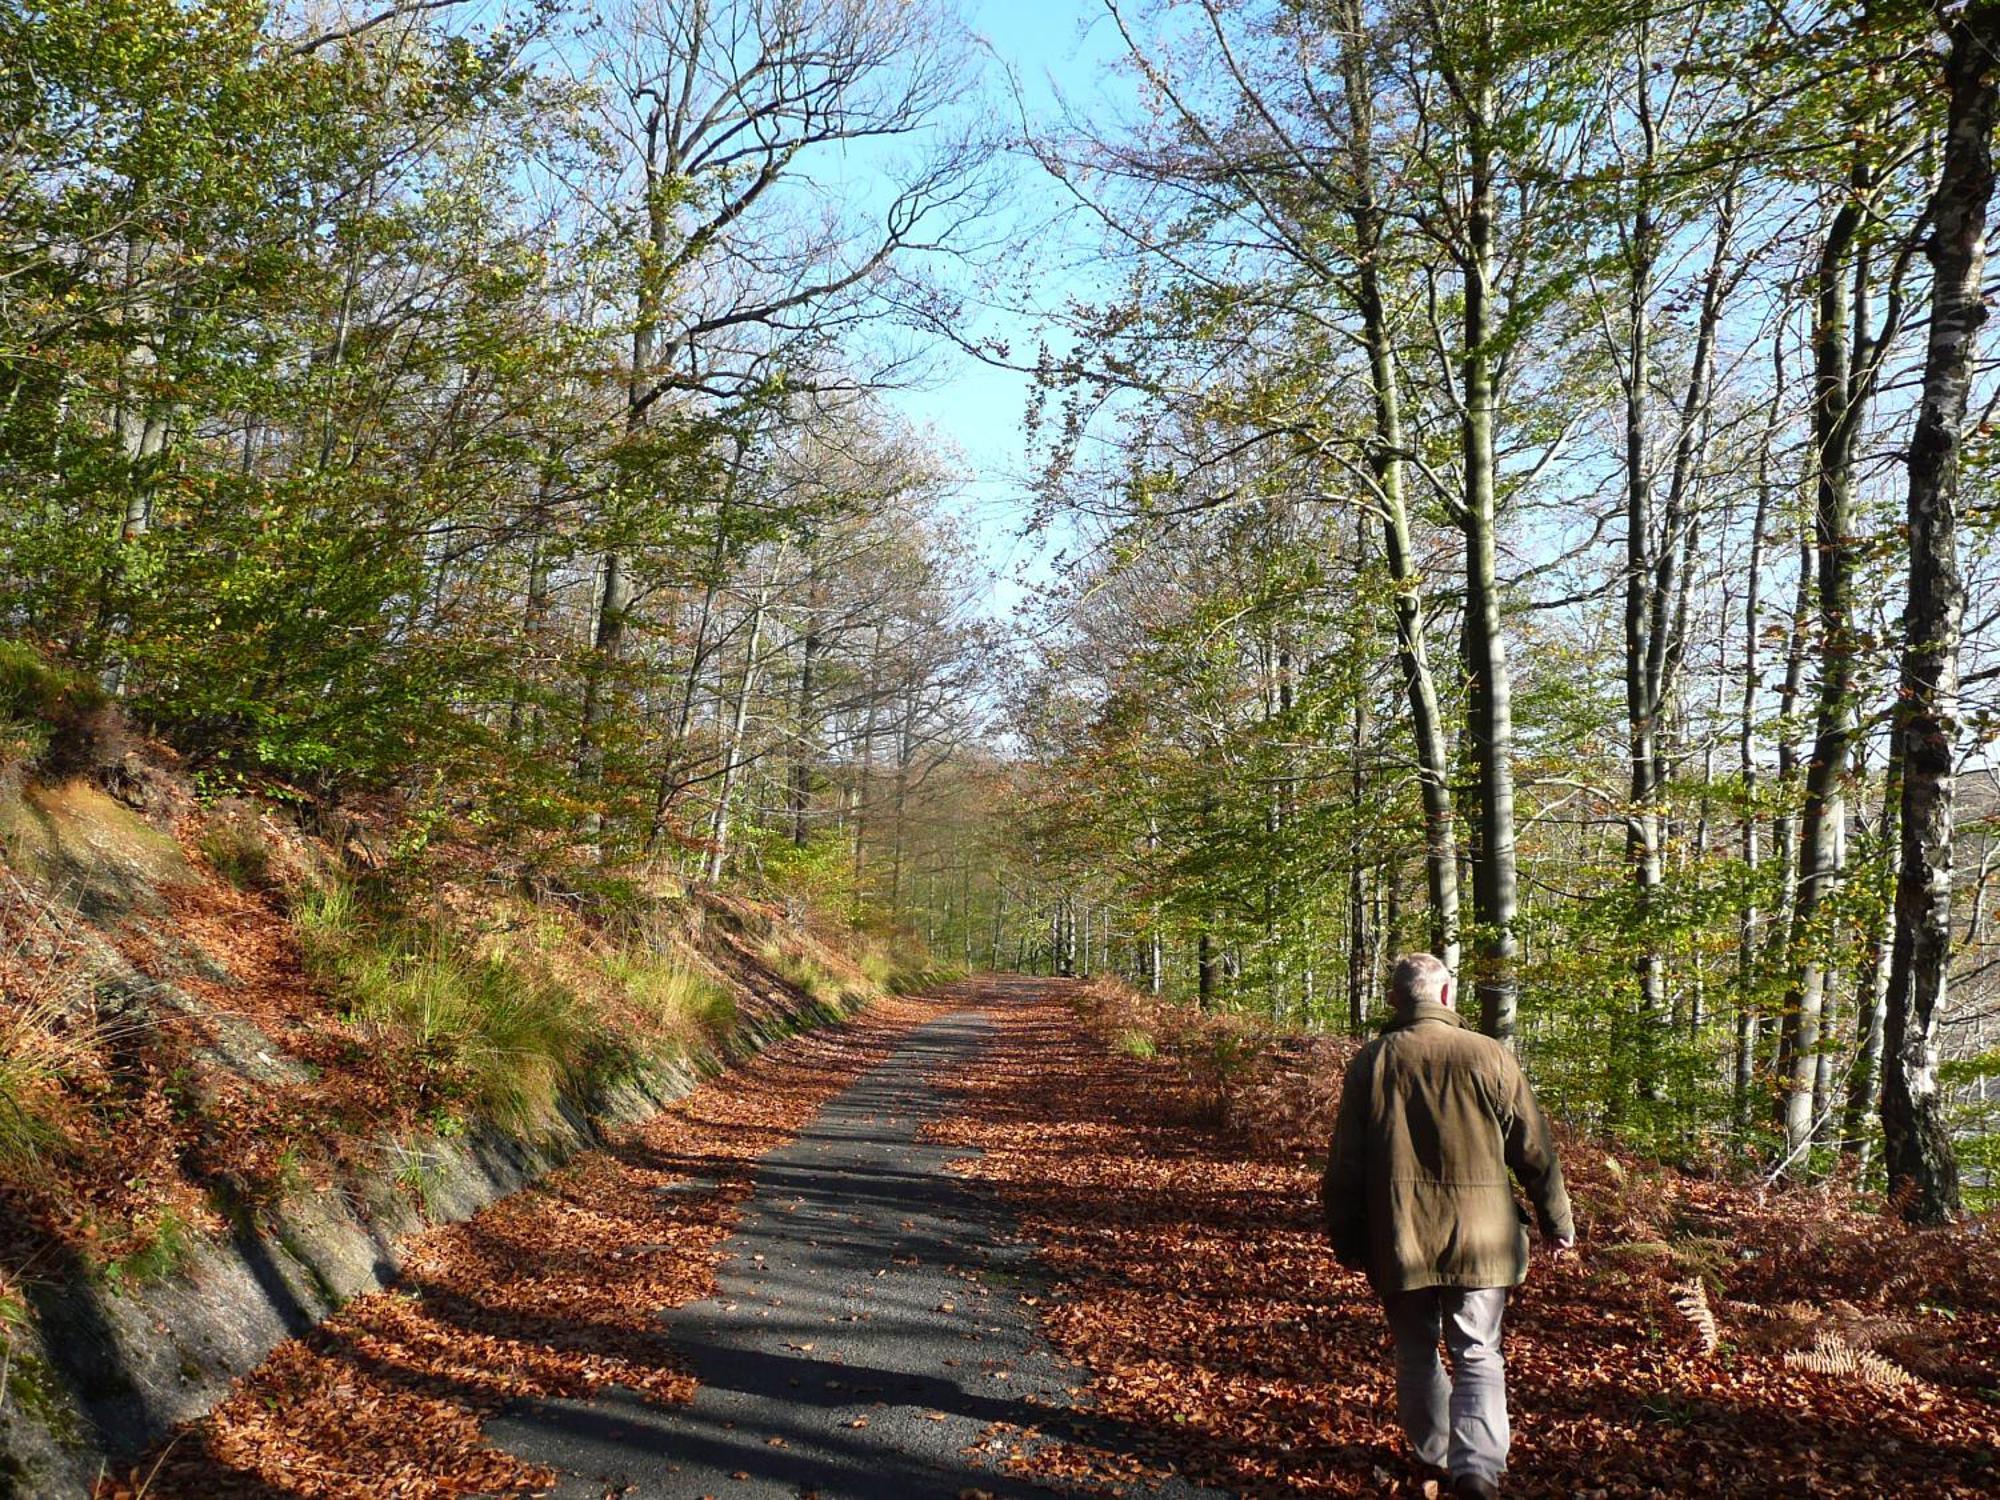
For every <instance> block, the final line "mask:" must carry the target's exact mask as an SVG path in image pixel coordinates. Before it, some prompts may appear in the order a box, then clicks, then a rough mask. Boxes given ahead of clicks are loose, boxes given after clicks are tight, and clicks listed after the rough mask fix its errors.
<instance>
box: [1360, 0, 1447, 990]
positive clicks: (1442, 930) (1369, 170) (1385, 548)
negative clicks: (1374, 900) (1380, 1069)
mask: <svg viewBox="0 0 2000 1500" xmlns="http://www.w3.org/2000/svg"><path fill="white" fill-rule="evenodd" d="M1341 66H1342V72H1343V85H1344V89H1345V95H1346V102H1347V110H1348V123H1349V127H1350V130H1349V140H1350V146H1349V151H1350V155H1351V157H1352V168H1353V173H1354V183H1353V192H1354V196H1353V201H1352V204H1351V206H1350V208H1349V213H1348V218H1349V222H1350V224H1351V225H1352V228H1353V230H1354V237H1355V263H1356V275H1355V287H1356V303H1357V306H1358V310H1359V312H1360V315H1361V329H1362V340H1363V342H1364V343H1365V344H1366V345H1367V348H1368V368H1369V379H1370V383H1371V385H1372V386H1373V395H1374V398H1375V399H1374V407H1375V441H1374V442H1373V443H1372V444H1371V445H1370V449H1369V466H1370V469H1371V471H1372V473H1373V474H1374V476H1375V483H1376V486H1377V489H1378V490H1379V497H1378V498H1379V499H1380V501H1381V505H1382V552H1383V557H1384V560H1385V561H1386V562H1387V564H1388V568H1389V577H1390V580H1391V581H1392V582H1393V583H1394V584H1395V588H1396V605H1395V610H1396V657H1397V663H1398V666H1399V667H1400V668H1401V671H1402V676H1403V690H1404V694H1405V696H1406V697H1407V698H1408V700H1409V705H1410V736H1411V740H1412V742H1413V744H1414V746H1415V752H1416V761H1417V784H1418V791H1419V795H1420V796H1421V798H1422V800H1423V809H1424V879H1425V883H1426V885H1427V886H1428V888H1429V893H1430V946H1431V951H1432V952H1433V953H1435V954H1436V955H1437V956H1438V957H1439V958H1440V959H1442V960H1444V962H1445V964H1446V966H1447V967H1449V968H1451V969H1454V970H1456V969H1457V967H1458V962H1459V886H1458V835H1457V829H1456V825H1455V824H1454V822H1453V820H1452V805H1451V802H1452V799H1451V761H1450V751H1449V749H1448V747H1447V744H1446V738H1445V732H1444V718H1443V715H1442V713H1441V712H1440V711H1439V708H1438V695H1437V684H1436V682H1435V681H1434V679H1433V677H1432V674H1431V664H1430V654H1429V650H1428V647H1427V645H1426V641H1425V630H1424V596H1423V575H1422V573H1421V571H1420V570H1419V569H1418V567H1417V562H1416V556H1415V550H1414V548H1413V547H1412V545H1411V538H1410V519H1409V512H1408V508H1407V506H1406V504H1405V499H1404V463H1403V454H1404V452H1405V450H1406V445H1407V439H1406V438H1405V436H1404V432H1403V408H1402V389H1401V381H1400V377H1399V375H1398V374H1397V370H1396V352H1395V342H1394V333H1393V330H1392V329H1391V327H1390V323H1389V316H1388V310H1387V306H1386V304H1385V302H1384V300H1383V295H1382V276H1381V250H1382V232H1383V218H1384V215H1383V211H1382V208H1381V205H1380V204H1379V203H1378V202H1377V200H1376V181H1375V178H1376V168H1375V156H1374V130H1375V100H1374V84H1373V79H1372V77H1371V75H1370V72H1369V68H1368V59H1367V51H1366V43H1365V37H1364V33H1363V26H1362V13H1361V8H1360V6H1359V5H1358V4H1355V3H1352V0H1350V3H1349V5H1348V8H1347V10H1346V20H1345V24H1344V26H1343V40H1342V45H1341Z"/></svg>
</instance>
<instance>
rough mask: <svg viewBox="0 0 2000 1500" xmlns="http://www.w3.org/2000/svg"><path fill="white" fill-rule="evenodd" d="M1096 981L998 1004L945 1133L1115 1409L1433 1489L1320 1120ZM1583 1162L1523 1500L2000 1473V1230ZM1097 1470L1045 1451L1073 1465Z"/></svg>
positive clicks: (1233, 1446) (1293, 1464)
mask: <svg viewBox="0 0 2000 1500" xmlns="http://www.w3.org/2000/svg"><path fill="white" fill-rule="evenodd" d="M1103 998H1104V997H1102V996H1100V997H1099V1003H1097V1004H1093V1003H1092V1002H1091V1000H1090V999H1089V998H1088V997H1079V996H1077V995H1074V994H1073V995H1071V996H1070V997H1067V998H1064V997H1051V998H1048V999H1045V1000H1043V1001H1041V1002H1040V1003H1038V1004H1036V1005H1035V1006H1033V1007H1032V1008H1024V1009H1020V1010H1014V1011H1005V1012H1002V1013H1001V1015H1000V1017H999V1019H1000V1029H999V1032H998V1034H997V1036H996V1039H995V1041H994V1043H993V1045H992V1047H991V1050H990V1051H989V1052H988V1054H987V1055H986V1056H985V1057H984V1058H983V1059H982V1061H981V1063H980V1065H979V1066H978V1067H976V1068H971V1069H965V1070H962V1071H961V1072H960V1073H959V1074H958V1075H956V1076H954V1077H953V1078H951V1079H947V1080H941V1083H942V1085H943V1086H944V1087H946V1088H948V1089H950V1090H951V1091H952V1092H953V1094H954V1095H955V1096H956V1100H957V1106H956V1110H955V1112H954V1113H953V1115H952V1116H951V1117H950V1118H948V1119H947V1120H945V1121H943V1122H941V1123H940V1124H939V1125H938V1126H937V1127H935V1129H936V1131H937V1134H938V1135H939V1136H940V1137H941V1138H943V1139H946V1140H949V1141H952V1142H954V1143H958V1144H963V1145H967V1146H973V1147H977V1148H978V1149H979V1150H980V1151H981V1153H982V1154H981V1155H980V1156H979V1157H978V1158H977V1159H974V1160H970V1161H968V1162H966V1163H965V1164H964V1170H965V1171H966V1172H968V1173H969V1174H970V1175H972V1176H974V1177H976V1178H978V1179H981V1180H984V1181H988V1182H991V1183H993V1184H994V1185H995V1186H996V1187H997V1188H998V1189H999V1190H1000V1191H1001V1192H1002V1193H1003V1194H1004V1195H1005V1196H1006V1197H1007V1199H1008V1200H1009V1202H1010V1203H1011V1204H1012V1205H1013V1206H1014V1207H1015V1209H1016V1210H1017V1212H1019V1213H1020V1215H1021V1216H1022V1221H1023V1226H1024V1229H1025V1231H1026V1232H1027V1234H1028V1235H1029V1236H1030V1238H1032V1239H1033V1240H1034V1241H1035V1242H1036V1244H1037V1246H1038V1248H1039V1249H1040V1252H1041V1254H1042V1256H1043V1259H1044V1261H1045V1262H1046V1264H1047V1265H1048V1266H1049V1267H1050V1269H1051V1271H1052V1272H1053V1274H1054V1276H1055V1278H1056V1282H1057V1285H1056V1289H1055V1291H1054V1293H1053V1295H1052V1297H1051V1299H1050V1302H1049V1305H1048V1306H1046V1307H1044V1308H1043V1309H1042V1313H1043V1316H1044V1319H1045V1326H1046V1328H1047V1331H1048V1333H1049V1336H1050V1337H1051V1339H1052V1340H1053V1341H1054V1343H1055V1344H1056V1345H1057V1347H1058V1348H1059V1349H1060V1350H1061V1351H1062V1352H1063V1353H1064V1354H1065V1355H1067V1356H1069V1357H1070V1358H1073V1359H1076V1360H1078V1361H1080V1362H1082V1363H1084V1364H1086V1365H1088V1366H1090V1367H1091V1368H1092V1369H1094V1370H1095V1371H1096V1372H1097V1377H1096V1379H1095V1380H1094V1381H1093V1383H1092V1386H1091V1392H1090V1394H1091V1398H1092V1399H1093V1401H1094V1402H1095V1404H1096V1405H1097V1407H1098V1408H1099V1409H1100V1411H1101V1412H1102V1413H1103V1414H1104V1415H1105V1416H1106V1417H1107V1418H1108V1419H1109V1420H1111V1421H1113V1422H1115V1423H1119V1424H1124V1425H1128V1426H1130V1427H1133V1428H1136V1429H1139V1430H1140V1431H1143V1432H1146V1433H1148V1434H1151V1435H1155V1436H1163V1437H1165V1438H1167V1439H1168V1440H1170V1441H1171V1442H1172V1443H1173V1445H1174V1447H1175V1449H1176V1450H1177V1453H1178V1462H1179V1465H1180V1467H1181V1468H1182V1469H1183V1470H1184V1471H1185V1472H1186V1473H1187V1474H1188V1475H1189V1476H1190V1477H1192V1478H1196V1479H1198V1480H1200V1481H1202V1482H1204V1483H1209V1484H1214V1485H1216V1486H1219V1487H1222V1488H1226V1489H1229V1490H1231V1491H1233V1492H1237V1493H1242V1494H1248V1495H1264V1494H1289V1493H1312V1494H1327V1495H1357V1496H1359V1495H1382V1494H1397V1493H1403V1494H1416V1493H1420V1492H1421V1489H1422V1485H1423V1481H1424V1478H1425V1476H1423V1475H1422V1474H1420V1473H1419V1472H1418V1471H1417V1470H1416V1469H1415V1468H1414V1467H1413V1466H1412V1464H1411V1463H1410V1461H1409V1460H1408V1459H1407V1457H1406V1455H1405V1448H1404V1444H1403V1442H1402V1439H1401V1436H1400V1433H1399V1431H1398V1429H1397V1426H1396V1423H1395V1410H1394V1408H1395V1394H1394V1378H1393V1372H1392V1368H1391V1364H1390V1358H1389V1350H1388V1346H1387V1339H1386V1334H1385V1332H1384V1330H1383V1326H1382V1320H1381V1315H1380V1313H1379V1311H1378V1310H1377V1307H1376V1305H1375V1302H1374V1300H1373V1297H1372V1295H1371V1293H1370V1292H1369V1290H1368V1288H1367V1286H1366V1285H1365V1283H1364V1282H1363V1280H1362V1279H1361V1278H1360V1277H1359V1276H1357V1275H1355V1274H1353V1273H1351V1272H1348V1271H1346V1270H1344V1269H1342V1268H1341V1267H1340V1266H1339V1265H1338V1264H1337V1263H1336V1262H1335V1261H1334V1259H1333V1257H1332V1254H1331V1252H1330V1250H1329V1249H1328V1247H1327V1246H1326V1244H1325V1241H1324V1236H1323V1235H1322V1233H1321V1231H1320V1226H1319V1223H1318V1211H1317V1196H1316V1192H1317V1178H1316V1174H1315V1173H1314V1171H1313V1169H1312V1165H1311V1163H1310V1161H1309V1160H1308V1159H1307V1157H1306V1156H1305V1154H1304V1151H1303V1149H1301V1148H1302V1147H1303V1146H1304V1145H1305V1144H1306V1142H1307V1141H1308V1139H1309V1137H1310V1132H1311V1131H1312V1130H1313V1129H1315V1128H1317V1127H1316V1124H1315V1122H1316V1120H1317V1119H1318V1118H1319V1117H1320V1114H1321V1111H1320V1110H1319V1109H1318V1108H1317V1107H1316V1105H1315V1102H1314V1101H1312V1100H1307V1101H1305V1102H1303V1103H1302V1102H1301V1101H1300V1100H1299V1099H1298V1098H1297V1097H1294V1099H1293V1101H1292V1103H1291V1105H1289V1106H1287V1108H1288V1109H1289V1115H1288V1116H1284V1117H1278V1118H1274V1117H1272V1115H1271V1113H1270V1108H1267V1109H1266V1111H1265V1116H1266V1118H1265V1123H1264V1125H1263V1127H1262V1128H1261V1129H1259V1130H1257V1131H1254V1132H1253V1131H1251V1130H1250V1129H1249V1123H1250V1122H1249V1120H1248V1118H1247V1113H1248V1106H1249V1105H1250V1104H1251V1103H1252V1102H1253V1101H1249V1100H1247V1099H1246V1097H1245V1096H1244V1095H1243V1094H1240V1093H1239V1094H1232V1095H1229V1096H1226V1097H1223V1096H1219V1095H1218V1091H1217V1090H1215V1089H1214V1088H1213V1087H1211V1086H1209V1085H1208V1084H1205V1083H1204V1082H1203V1081H1202V1078H1201V1075H1200V1074H1199V1073H1197V1072H1194V1071H1191V1070H1189V1069H1186V1068H1183V1067H1180V1066H1177V1065H1176V1064H1175V1063H1174V1062H1173V1061H1170V1060H1166V1059H1164V1058H1154V1057H1150V1056H1146V1055H1132V1054H1144V1053H1146V1052H1147V1051H1149V1050H1150V1049H1149V1048H1146V1047H1138V1046H1131V1045H1120V1046H1119V1047H1118V1049H1117V1050H1113V1048H1112V1047H1109V1046H1107V1045H1106V1043H1107V1041H1121V1042H1124V1041H1126V1040H1127V1039H1128V1038H1129V1031H1128V1030H1127V1028H1128V1026H1129V1019H1130V1018H1129V1017H1128V1016H1123V1015H1121V1014H1120V1013H1119V1011H1118V1009H1117V1007H1116V1006H1115V1005H1106V1004H1104V1003H1102V1001H1103ZM1182 1055H1183V1056H1185V1055H1186V1053H1185V1052H1183V1054H1182ZM1249 1076H1250V1077H1251V1078H1252V1079H1253V1080H1256V1081H1254V1082H1253V1083H1252V1087H1253V1088H1258V1087H1261V1088H1265V1089H1269V1090H1275V1091H1277V1092H1284V1090H1283V1089H1282V1087H1281V1086H1280V1084H1279V1083H1277V1082H1274V1080H1273V1075H1272V1073H1271V1072H1270V1071H1269V1070H1263V1071H1262V1072H1261V1073H1260V1071H1259V1070H1256V1069H1251V1070H1249ZM1315 1076H1317V1075H1315ZM1300 1077H1301V1078H1304V1077H1305V1075H1304V1074H1301V1075H1300ZM1336 1079H1337V1074H1336ZM1301 1086H1303V1085H1301ZM1314 1087H1318V1088H1319V1089H1320V1091H1321V1092H1322V1093H1323V1092H1324V1088H1323V1085H1320V1084H1315V1085H1314ZM1336 1087H1337V1083H1336ZM1292 1092H1293V1093H1294V1095H1296V1094H1297V1090H1293V1091H1292ZM1266 1104H1267V1105H1268V1104H1269V1101H1266ZM1271 1108H1275V1106H1271ZM1279 1113H1280V1116H1283V1114H1284V1112H1283V1111H1280V1112H1279ZM1285 1118H1289V1120H1290V1122H1291V1123H1290V1124H1286V1123H1285ZM1229 1121H1233V1123H1225V1122H1229ZM1253 1139H1254V1140H1255V1141H1256V1142H1257V1144H1253V1143H1252V1142H1253ZM1565 1165H1566V1169H1567V1170H1568V1171H1569V1173H1570V1177H1571V1184H1572V1190H1573V1193H1574V1194H1575V1197H1576V1199H1577V1203H1578V1209H1579V1214H1580V1218H1581V1222H1582V1229H1583V1236H1584V1240H1583V1248H1582V1253H1581V1254H1580V1255H1579V1256H1578V1257H1576V1258H1575V1259H1573V1260H1571V1261H1568V1262H1565V1263H1550V1262H1547V1261H1538V1262H1537V1264H1536V1265H1535V1267H1534V1269H1533V1271H1532V1273H1531V1276H1530V1279H1529V1281H1528V1284H1527V1285H1526V1286H1525V1287H1524V1288H1523V1289H1522V1291H1521V1292H1520V1293H1518V1294H1516V1296H1515V1298H1514V1300H1513V1301H1512V1303H1511V1304H1510V1312H1509V1319H1508V1335H1507V1344H1506V1353H1507V1359H1508V1365H1509V1381H1510V1395H1511V1404H1512V1408H1513V1412H1514V1432H1515V1440H1514V1441H1515V1445H1514V1451H1513V1466H1512V1472H1511V1474H1510V1477H1509V1485H1508V1489H1509V1493H1510V1494H1525V1495H1550V1496H1556V1495H1561V1496H1574V1495H1601V1496H1613V1495H1617V1496H1653V1495H1682V1494H1696V1493H1699V1494H1728V1495H1765V1494H1769V1495H1777V1494H1801V1493H1810V1494H1814V1495H1835V1496H1853V1497H1861V1496H1870V1497H1873V1496H1880V1495H1883V1494H1888V1493H1904V1492H1909V1493H1925V1494H1932V1495H1938V1496H1973V1495H1988V1494H1991V1493H1993V1492H1994V1490H1995V1488H1996V1486H2000V1373H1996V1368H2000V1359H1996V1354H2000V1344H1997V1343H1996V1330H2000V1247H1996V1246H1995V1244H1994V1243H1993V1237H1992V1235H1991V1233H1990V1225H1979V1224H1975V1225H1972V1226H1968V1227H1966V1228H1963V1229H1960V1230H1955V1231H1948V1232H1935V1231H1933V1232H1913V1231H1910V1230H1908V1229H1906V1228H1903V1227H1902V1226H1900V1225H1897V1224H1894V1223H1892V1222H1887V1221H1884V1220H1882V1219H1879V1218H1877V1217H1875V1216H1872V1215H1868V1214H1864V1213H1862V1212H1859V1211H1858V1210H1856V1209H1854V1208H1852V1207H1847V1206H1843V1205H1841V1204H1839V1203H1838V1202H1837V1201H1836V1200H1834V1199H1832V1198H1829V1197H1822V1196H1819V1195H1807V1194H1798V1195H1794V1196H1791V1197H1787V1198H1781V1199H1776V1200H1772V1201H1768V1202H1764V1203H1760V1202H1759V1201H1758V1200H1757V1198H1756V1196H1755V1195H1754V1194H1752V1193H1750V1192H1748V1191H1745V1190H1743V1189H1740V1188H1734V1187H1730V1186H1727V1185H1723V1184H1718V1183H1713V1182H1704V1181H1696V1180H1692V1179H1680V1178H1676V1177H1673V1176H1671V1175H1668V1174H1656V1173H1646V1172H1643V1171H1640V1170H1637V1169H1635V1168H1634V1167H1632V1166H1631V1165H1629V1164H1627V1163H1625V1162H1623V1161H1620V1160H1618V1159H1616V1158H1611V1157H1607V1156H1605V1155H1604V1154H1603V1153H1601V1152H1590V1151H1587V1150H1585V1149H1582V1148H1581V1147H1580V1146H1579V1145H1578V1144H1576V1143H1572V1145H1571V1147H1570V1150H1569V1153H1568V1160H1567V1161H1566V1164H1565ZM1691 1287H1694V1288H1699V1289H1700V1292H1699V1295H1700V1299H1701V1304H1702V1305H1703V1306H1704V1307H1706V1308H1707V1309H1708V1315H1709V1316H1710V1317H1712V1318H1714V1319H1715V1321H1716V1325H1717V1326H1716V1329H1715V1334H1716V1337H1715V1338H1714V1339H1713V1340H1711V1339H1710V1338H1709V1337H1708V1336H1707V1335H1706V1334H1705V1333H1704V1330H1703V1327H1702V1323H1701V1319H1700V1318H1699V1317H1698V1316H1691V1315H1690V1313H1689V1312H1688V1310H1687V1308H1686V1306H1685V1305H1684V1304H1686V1303H1688V1302H1689V1301H1691V1300H1692V1299H1691V1295H1690V1288H1691ZM1711 1293H1713V1296H1712V1297H1711V1295H1710V1294H1711ZM1711 1343H1712V1344H1713V1347H1712V1348H1710V1347H1709V1346H1710V1345H1711ZM1888 1370H1893V1371H1895V1372H1896V1373H1895V1374H1894V1375H1887V1374H1885V1372H1886V1371H1888ZM1087 1460H1088V1455H1082V1454H1078V1453H1075V1452H1067V1453H1065V1452H1062V1451H1060V1450H1042V1451H1041V1452H1039V1453H1028V1454H1024V1455H1023V1456H1022V1459H1021V1462H1022V1464H1023V1465H1024V1466H1026V1467H1027V1468H1028V1469H1029V1471H1030V1472H1040V1473H1044V1474H1046V1475H1049V1476H1053V1475H1055V1474H1056V1473H1059V1472H1063V1471H1065V1470H1068V1471H1070V1472H1074V1470H1075V1469H1077V1468H1079V1467H1085V1466H1087ZM1100 1478H1101V1480H1102V1481H1103V1482H1104V1483H1106V1484H1108V1485H1115V1484H1117V1483H1119V1482H1120V1480H1121V1476H1119V1475H1116V1474H1113V1473H1104V1474H1102V1475H1101V1476H1100Z"/></svg>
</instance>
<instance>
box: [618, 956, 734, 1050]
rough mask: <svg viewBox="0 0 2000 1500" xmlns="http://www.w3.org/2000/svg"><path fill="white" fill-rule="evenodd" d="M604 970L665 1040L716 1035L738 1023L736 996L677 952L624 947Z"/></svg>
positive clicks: (689, 959) (705, 971)
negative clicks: (692, 1035)
mask: <svg viewBox="0 0 2000 1500" xmlns="http://www.w3.org/2000/svg"><path fill="white" fill-rule="evenodd" d="M604 970H605V976H606V977H607V978H609V979H610V980H611V982H612V983H613V984H615V985H617V986H618V987H619V988H620V989H622V990H623V991H624V992H625V994H626V995H627V996H628V997H629V998H630V999H631V1001H632V1002H633V1004H635V1005H636V1006H638V1008H639V1009H640V1010H641V1011H643V1012H644V1013H645V1014H646V1016H647V1018H648V1019H649V1021H651V1023H652V1024H653V1025H654V1026H655V1027H657V1029H658V1032H659V1034H660V1035H661V1036H662V1037H663V1038H676V1039H688V1038H690V1036H691V1034H701V1035H705V1036H709V1037H715V1036H720V1035H721V1034H723V1033H724V1032H727V1031H728V1030H729V1029H730V1028H731V1027H732V1026H734V1025H735V1024H736V996H735V995H734V994H732V993H731V992H730V990H729V988H728V986H726V985H724V984H723V983H722V982H721V981H720V980H718V979H716V978H715V977H714V976H713V975H711V974H710V973H709V972H708V971H707V970H705V969H703V968H701V967H700V966H699V965H697V964H696V963H695V962H694V961H693V960H692V959H691V958H689V957H688V956H687V955H686V954H684V953H681V952H679V951H678V950H669V951H667V952H658V951H646V950H632V949H624V950H621V951H619V952H618V953H615V954H613V955H612V956H611V958H609V959H608V960H606V962H605V965H604Z"/></svg>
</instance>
